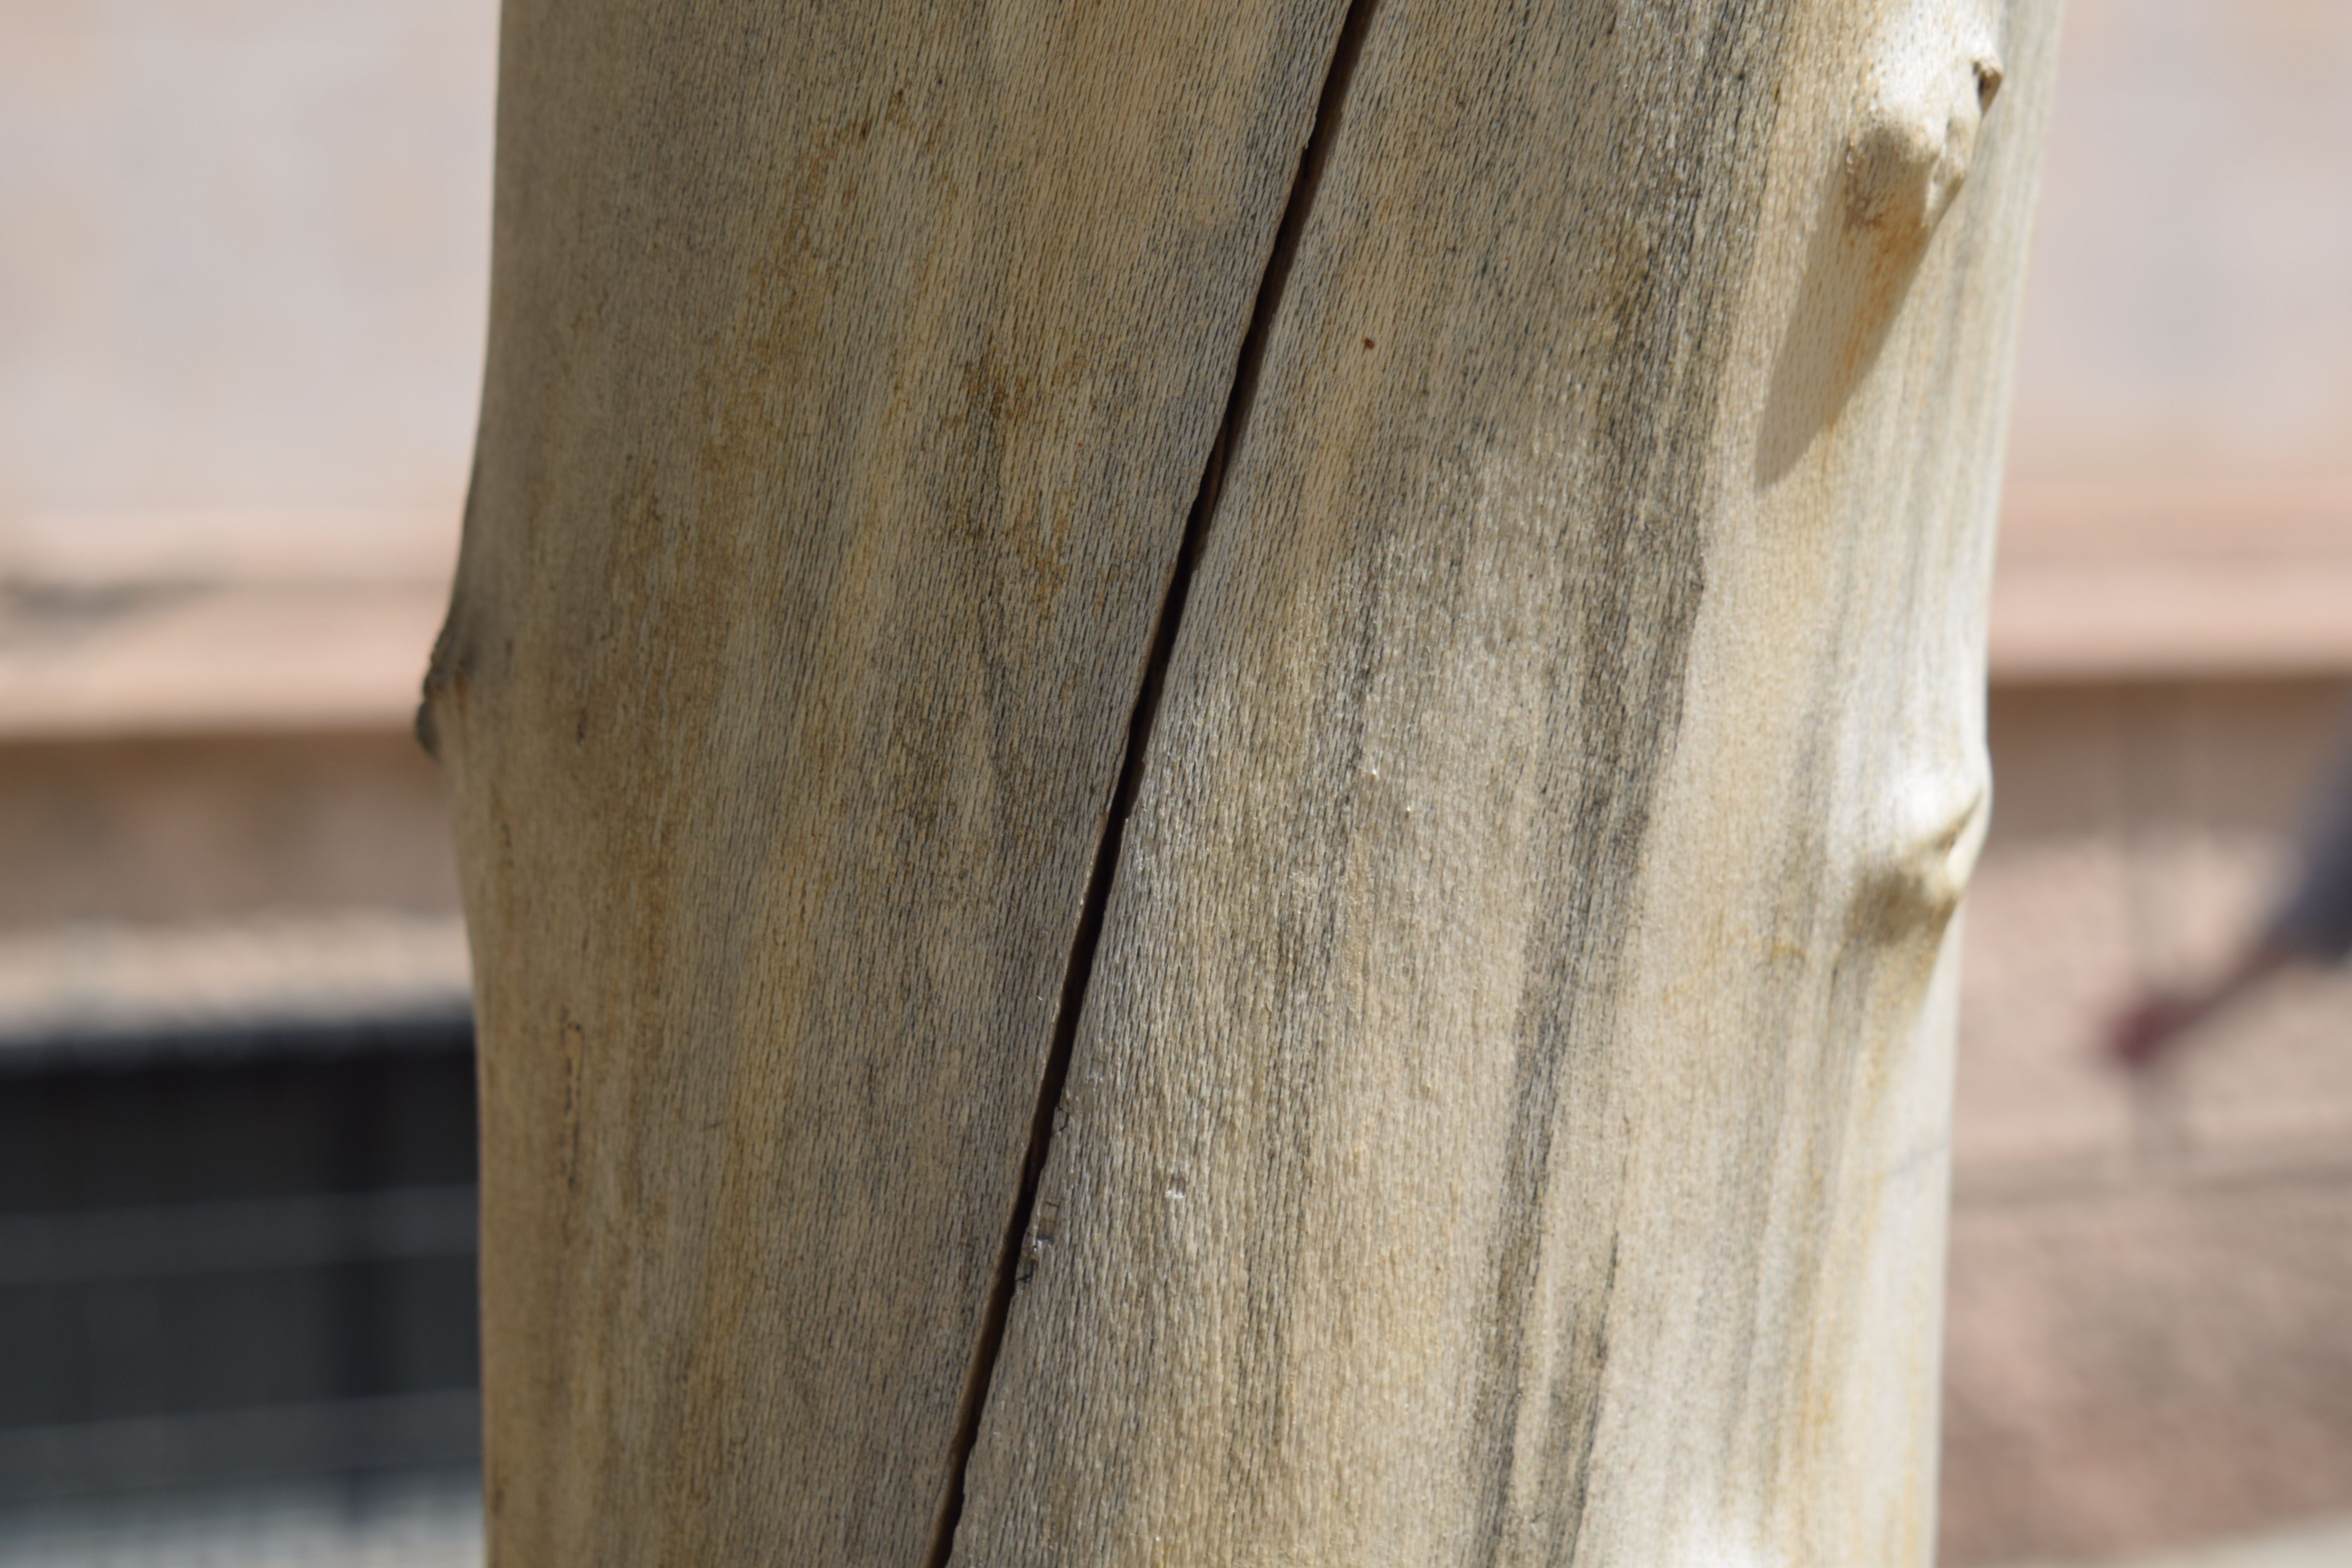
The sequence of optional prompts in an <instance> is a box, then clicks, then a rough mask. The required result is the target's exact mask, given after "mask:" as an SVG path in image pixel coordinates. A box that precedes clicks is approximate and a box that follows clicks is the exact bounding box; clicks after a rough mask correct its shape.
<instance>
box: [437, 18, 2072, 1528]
mask: <svg viewBox="0 0 2352 1568" xmlns="http://www.w3.org/2000/svg"><path fill="white" fill-rule="evenodd" d="M2055 21H2056V17H2055V5H2051V4H2043V3H2041V0H1981V3H1979V0H1871V3H1865V0H1785V3H1779V4H1774V3H1769V0H1651V3H1647V4H1626V3H1613V4H1612V3H1609V0H1549V3H1547V4H1537V5H1517V4H1507V3H1505V0H1456V3H1453V4H1445V5H1438V4H1433V3H1431V0H1353V4H1352V5H1350V4H1348V3H1347V0H1278V3H1276V4H1270V5H1269V4H1252V5H1242V4H1234V3H1232V0H1128V3H1126V4H1123V5H1082V4H1076V3H1062V4H1041V5H1011V4H1005V5H990V6H985V7H970V8H961V9H954V8H948V7H941V6H937V5H927V4H918V3H916V0H876V3H875V4H872V5H836V6H830V7H814V6H789V5H773V4H767V3H761V4H754V3H752V0H681V3H679V4H676V5H663V6H658V7H657V6H655V5H650V4H647V3H646V0H508V8H507V17H506V24H505V26H506V32H505V39H504V58H503V65H502V70H501V79H500V93H501V102H500V120H499V195H498V209H497V231H496V232H497V241H496V243H497V258H496V269H495V273H496V280H495V285H494V300H493V306H492V330H491V345H490V359H489V373H488V389H487V393H486V397H485V405H484V410H483V418H482V434H481V445H480V452H479V457H478V470H477V475H476V479H475V484H474V490H473V497H472V501H471V503H470V506H469V509H468V515H467V526H466V539H465V548H464V557H463V563H462V566H461V570H460V574H459V580H458V585H457V594H456V598H455V603H454V605H453V607H452V610H451V613H450V617H449V622H448V626H447V629H446V632H445V633H444V635H443V637H442V639H441V643H440V645H439V647H438V648H437V650H436V654H435V657H434V661H433V668H432V672H431V675H430V677H429V679H428V683H427V702H426V705H425V710H424V711H423V713H422V714H421V716H420V726H421V728H422V730H423V732H424V733H425V736H426V737H427V741H428V743H429V744H431V745H433V746H434V747H435V748H436V752H437V754H438V756H439V758H440V761H441V764H442V767H443V769H444V771H445V774H446V781H447V786H448V790H449V794H450V798H451V800H452V802H453V805H454V809H455V811H456V814H457V822H458V831H459V841H460V847H461V852H462V859H463V863H464V869H465V877H466V899H467V913H468V918H469V921H470V924H471V928H472V932H473V938H472V940H473V950H474V959H475V966H476V977H477V984H478V991H479V1008H480V1013H479V1016H480V1026H481V1041H482V1057H481V1062H482V1068H481V1072H482V1106H483V1139H484V1163H483V1179H484V1204H485V1230H484V1250H483V1271H484V1272H483V1296H484V1358H485V1359H484V1373H485V1395H486V1401H487V1412H488V1510H489V1521H490V1524H489V1528H490V1532H491V1538H492V1542H493V1547H494V1552H495V1561H496V1562H498V1563H500V1564H503V1565H508V1568H511V1565H515V1564H526V1563H530V1564H537V1563H545V1564H564V1565H567V1568H569V1565H574V1564H590V1563H612V1564H630V1565H640V1564H650V1563H677V1564H697V1565H702V1564H714V1563H826V1564H835V1563H877V1564H920V1563H942V1562H946V1561H949V1560H950V1556H952V1559H953V1561H955V1562H957V1563H971V1564H1010V1563H1155V1564H1157V1563H1199V1564H1230V1563H1389V1562H1393V1563H1463V1564H1473V1563H1475V1564H1502V1563H1512V1564H1519V1563H1570V1562H1573V1563H1578V1564H1581V1565H1587V1568H1589V1565H1593V1564H1629V1565H1630V1564H1660V1563H1705V1564H1716V1563H1723V1564H1750V1563H1754V1564H1765V1563H1772V1564H1790V1565H1800V1564H1801V1565H1804V1568H1823V1565H1830V1564H1856V1565H1864V1564H1867V1565H1871V1568H1884V1565H1885V1564H1895V1563H1916V1564H1924V1563H1927V1561H1928V1558H1929V1555H1930V1550H1931V1544H1932V1539H1933V1512H1934V1508H1933V1499H1934V1449H1935V1427H1936V1391H1937V1375H1936V1374H1937V1324H1938V1318H1939V1313H1940V1300H1941V1284H1942V1268H1941V1258H1942V1247H1943V1213H1944V1206H1945V1193H1946V1166H1947V1119H1948V1097H1949V1089H1948V1079H1949V1076H1950V1071H1951V1064H1950V1047H1951V1024H1952V1016H1951V1015H1952V1005H1953V990H1954V974H1955V969H1954V964H1955V957H1954V952H1955V947H1954V944H1955V942H1956V939H1957V923H1956V922H1955V921H1954V919H1953V916H1954V910H1955V908H1956V905H1957V904H1958V900H1959V896H1960V891H1961V889H1962V886H1963V884H1964V883H1965V881H1966V879H1967V875H1968V870H1969V863H1970V860H1971V858H1972V857H1973V855H1974V852H1975V848H1976V846H1977V843H1978V841H1979V837H1980V836H1981V833H1982V829H1983V824H1984V819H1985V812H1986V807H1987V794H1988V782H1987V775H1986V766H1985V761H1984V752H1983V747H1982V741H1981V733H1980V732H1981V729H1982V722H1981V709H1982V702H1981V688H1982V670H1983V638H1982V632H1981V621H1982V609H1983V600H1984V595H1985V588H1986V579H1987V573H1988V569H1989V565H1990V552H1991V537H1992V532H1991V531H1992V520H1993V511H1994V497H1995V489H1996V479H1997V473H1998V468H1999V457H2000V416H2001V410H2002V407H2003V405H2004V400H2005V394H2006V386H2007V374H2008V372H2007V365H2008V362H2009V347H2010V341H2011V334H2012V331H2013V327H2014V323H2015V319H2016V306H2017V294H2018V282H2019V277H2020V272H2021V259H2022V254H2023V247H2024V240H2025V233H2026V217H2027V212H2028V208H2029V205H2030V202H2031V197H2032V188H2033V183H2034V155H2035V147H2036V143H2037V142H2038V139H2039V133H2040V131H2041V124H2042V116H2043V112H2044V106H2045V103H2046V100H2047V94H2048V84H2049V79H2050V71H2051V66H2052V41H2053V33H2054V30H2055ZM2004 79H2005V80H2006V85H2002V83H2003V81H2004ZM1996 89H1998V96H1997V97H1996ZM1964 179H1965V188H1963V180H1964Z"/></svg>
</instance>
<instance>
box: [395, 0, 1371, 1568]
mask: <svg viewBox="0 0 2352 1568" xmlns="http://www.w3.org/2000/svg"><path fill="white" fill-rule="evenodd" d="M1339 21H1340V15H1339V7H1338V6H1337V5H1334V4H1331V3H1328V0H1306V3H1301V4H1296V5H1278V6H1272V7H1267V6H1257V5H1251V6H1239V5H1192V4H1181V5H1176V4H1166V5H1162V4H1145V5H1123V6H1119V7H1116V8H1105V7H1092V6H1083V5H1065V6H1056V5H998V6H991V7H988V8H986V9H980V8H949V7H938V6H930V5H919V4H900V5H871V6H868V5H856V6H829V7H821V6H814V5H789V6H779V5H751V4H740V3H722V0H707V3H701V4H686V5H660V6H656V5H635V4H624V3H619V0H602V3H591V4H580V3H579V0H562V3H561V4H557V3H554V0H515V3H514V4H511V5H509V7H508V10H507V16H506V21H505V29H506V30H505V36H504V40H503V64H502V75H501V86H500V90H501V94H502V98H501V107H500V148H499V184H498V189H499V196H498V214H497V256H496V261H495V284H494V300H493V306H492V316H493V323H492V342H491V346H490V355H489V371H488V391H487V396H486V404H485V409H484V414H483V427H482V435H481V442H480V451H479V458H478V471H477V476H476V480H475V485H474V490H473V496H472V500H471V502H470V505H469V508H468V517H467V529H466V536H465V543H464V548H463V555H462V562H461V566H460V575H459V582H458V585H457V591H456V595H455V603H454V605H453V608H452V612H451V616H450V619H449V622H448V626H447V629H446V632H445V634H444V637H443V639H442V643H441V646H440V647H439V649H438V650H437V653H436V658H435V663H434V670H433V674H432V676H431V677H430V679H429V682H428V693H427V698H428V700H427V706H426V709H425V713H424V715H423V723H424V725H425V729H426V730H427V731H429V732H430V734H431V736H432V739H433V742H434V744H435V745H436V748H437V751H438V754H439V756H440V759H441V762H442V764H443V768H444V771H445V775H446V781H447V788H448V791H449V794H450V797H451V800H452V802H453V805H454V808H455V816H456V820H457V829H458V833H459V836H460V838H461V840H462V844H463V859H464V867H465V885H466V900H467V913H468V917H469V922H470V925H471V931H472V943H473V952H474V961H475V971H476V975H477V981H478V995H479V1019H480V1031H481V1043H482V1054H481V1064H482V1066H481V1071H482V1088H483V1094H482V1104H483V1123H482V1126H483V1149H484V1163H483V1181H484V1204H485V1228H484V1232H483V1269H484V1273H483V1295H484V1302H485V1322H484V1365H485V1397H486V1406H487V1423H488V1478H487V1479H488V1513H489V1531H490V1535H491V1541H492V1549H493V1553H494V1557H495V1559H496V1560H497V1561H499V1562H500V1563H563V1564H567V1565H572V1564H585V1563H627V1564H633V1565H635V1564H646V1563H694V1564H707V1563H731V1562H753V1561H756V1562H761V1563H889V1564H906V1563H919V1562H921V1561H922V1560H923V1559H924V1557H925V1554H926V1553H927V1552H929V1550H930V1547H931V1542H932V1541H933V1540H934V1538H935V1536H936V1535H937V1534H938V1532H939V1531H940V1529H941V1521H942V1516H943V1514H944V1513H945V1512H946V1510H948V1509H949V1508H950V1506H951V1503H952V1499H953V1493H954V1486H953V1481H954V1468H955V1463H956V1458H957V1456H956V1455H955V1453H954V1447H955V1443H956V1439H957V1429H958V1416H959V1411H960V1408H961V1405H962V1402H963V1401H964V1399H965V1396H966V1393H967V1390H968V1389H969V1388H973V1387H974V1380H975V1379H976V1377H977V1376H978V1375H979V1374H980V1373H981V1371H982V1368H980V1366H979V1365H978V1363H979V1361H980V1359H981V1357H980V1351H981V1349H982V1340H983V1338H984V1330H985V1329H986V1326H987V1324H986V1317H987V1312H988V1306H989V1301H990V1297H991V1289H992V1281H993V1279H995V1277H996V1273H997V1268H998V1263H999V1259H1000V1257H1001V1256H1003V1254H1004V1253H1005V1251H1006V1249H1007V1247H1008V1246H1009V1240H1008V1237H1007V1234H1006V1233H1007V1227H1008V1224H1009V1221H1010V1216H1011V1215H1012V1214H1013V1207H1014V1197H1015V1193H1016V1189H1017V1186H1018V1184H1019V1181H1020V1177H1021V1173H1022V1168H1023V1162H1024V1156H1025V1154H1026V1152H1027V1150H1028V1147H1029V1144H1030V1131H1031V1122H1032V1118H1033V1115H1034V1111H1035V1109H1036V1103H1037V1100H1038V1095H1039V1086H1040V1081H1041V1078H1042V1076H1043V1073H1044V1070H1045V1061H1046V1057H1047V1052H1048V1047H1049V1044H1050V1041H1051V1038H1052V1036H1053V1029H1054V1018H1055V1009H1056V1006H1057V1005H1058V1003H1059V1001H1060V997H1061V992H1062V988H1063V980H1064V973H1065V970H1066V965H1067V963H1068V958H1069V954H1070V951H1071V945H1072V938H1073V933H1074V931H1075V930H1076V926H1077V922H1078V918H1079V913H1080V908H1081V903H1082V900H1083V898H1084V894H1085V890H1086V889H1087V883H1088V878H1089V873H1090V869H1091V867H1092V865H1093V862H1094V858H1095V855H1096V851H1097V845H1098V843H1099V841H1100V837H1101V832H1102V824H1103V817H1104V813H1105V810H1106V808H1107V805H1108V796H1109V794H1110V790H1111V786H1112V783H1113V781H1114V778H1115V776H1116V774H1117V771H1118V764H1119V758H1120V754H1121V748H1122V746H1123V745H1124V743H1125V741H1126V737H1127V733H1128V728H1129V715H1130V712H1131V710H1133V708H1134V706H1135V702H1136V699H1137V693H1138V689H1139V682H1140V680H1141V679H1142V673H1143V667H1144V663H1145V656H1146V650H1147V646H1148V644H1149V642H1150V637H1151V633H1152V627H1153V624H1154V621H1155V617H1156V616H1158V614H1159V611H1160V605H1161V603H1162V601H1163V597H1164V595H1165V591H1166V587H1167V584H1168V581H1169V578H1170V574H1171V571H1172V569H1173V566H1174V563H1175V559H1176V554H1177V550H1178V545H1179V542H1180V539H1181V534H1182V531H1183V528H1184V524H1185V519H1186V516H1187V512H1188V510H1189V509H1190V507H1191V506H1192V501H1193V499H1194V496H1195V494H1196V493H1197V491H1198V489H1199V487H1200V485H1201V481H1202V473H1203V470H1204V467H1205V465H1206V462H1207V458H1208V455H1209V451H1210V447H1211V444H1212V442H1213V438H1214V436H1215V433H1216V430H1217V426H1218V424H1219V421H1220V417H1221V415H1222V411H1223V407H1224V404H1225V401H1226V395H1227V390H1228V387H1229V385H1230V384H1231V381H1232V378H1233V374H1234V363H1235V361H1236V357H1237V355H1238V353H1239V351H1240V345H1241V342H1242V338H1243V336H1244V329H1245V325H1246V321H1247V319H1248V316H1249V312H1250V309H1251V304H1252V301H1253V299H1254V298H1255V292H1256V289H1257V287H1258V282H1259V279H1260V277H1261V275H1262V273H1263V270H1264V268H1265V260H1266V257H1267V254H1268V252H1269V249H1270V247H1272V244H1273V241H1274V237H1275V233H1276V226H1277V224H1278V221H1279V218H1280V215H1281V212H1282V210H1283V205H1284V202H1285V200H1286V195H1287V193H1288V191H1289V188H1290V184H1291V182H1292V179H1293V176H1294V174H1295V173H1296V170H1297V159H1298V154H1299V152H1300V149H1301V147H1302V145H1303V143H1304V142H1305V141H1306V140H1307V135H1308V132H1309V129H1310V124H1311V121H1312V117H1313V113H1314V109H1315V105H1316V101H1317V95H1318V90H1319V88H1320V85H1321V82H1322V79H1323V74H1324V68H1325V66H1326V63H1327V61H1328V58H1329V55H1330V51H1331V47H1332V43H1333V39H1334V37H1336V34H1337V31H1338V28H1339Z"/></svg>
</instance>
